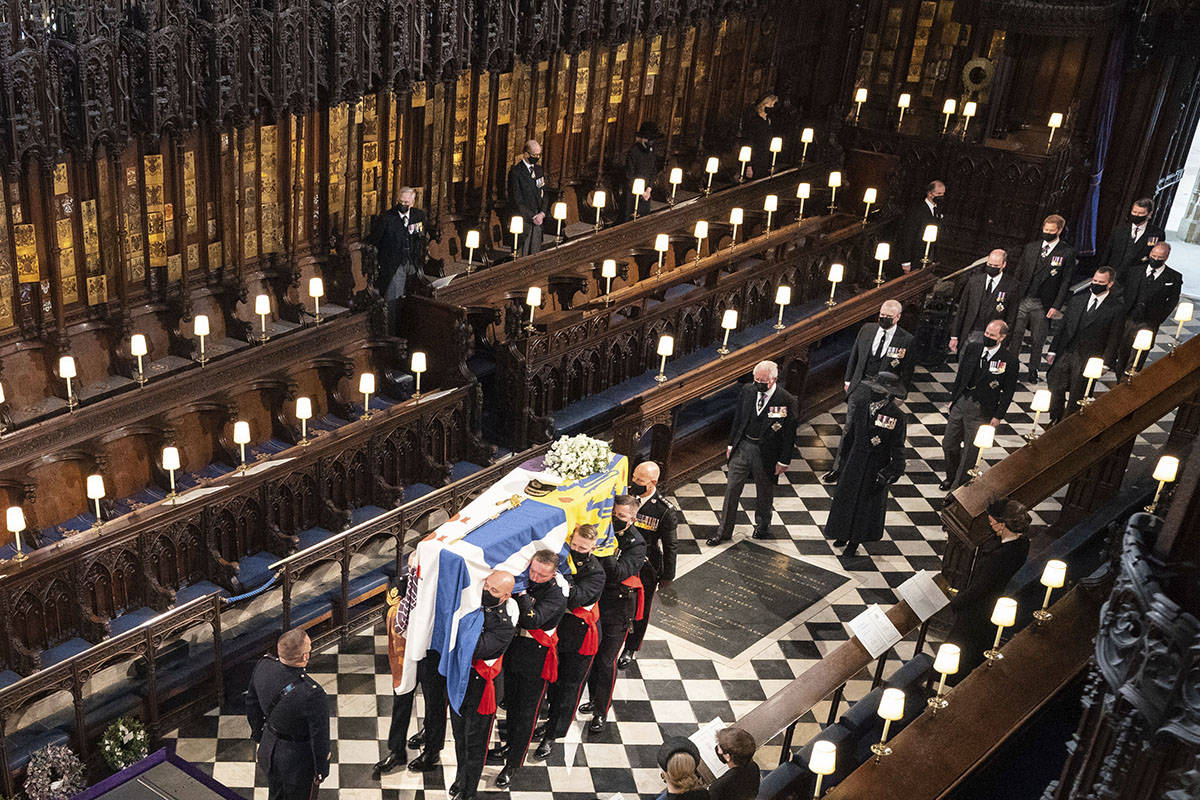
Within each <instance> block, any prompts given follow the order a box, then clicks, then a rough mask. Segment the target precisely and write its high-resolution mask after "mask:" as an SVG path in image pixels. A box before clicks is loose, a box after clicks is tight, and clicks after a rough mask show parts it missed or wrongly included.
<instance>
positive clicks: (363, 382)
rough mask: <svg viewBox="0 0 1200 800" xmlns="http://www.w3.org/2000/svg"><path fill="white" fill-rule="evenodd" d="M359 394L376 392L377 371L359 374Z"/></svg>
mask: <svg viewBox="0 0 1200 800" xmlns="http://www.w3.org/2000/svg"><path fill="white" fill-rule="evenodd" d="M358 391H359V394H375V373H374V372H364V373H363V374H362V375H359V376H358Z"/></svg>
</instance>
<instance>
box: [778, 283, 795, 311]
mask: <svg viewBox="0 0 1200 800" xmlns="http://www.w3.org/2000/svg"><path fill="white" fill-rule="evenodd" d="M790 302H792V287H790V286H780V287H779V288H778V289H776V290H775V305H779V306H786V305H787V304H788V303H790Z"/></svg>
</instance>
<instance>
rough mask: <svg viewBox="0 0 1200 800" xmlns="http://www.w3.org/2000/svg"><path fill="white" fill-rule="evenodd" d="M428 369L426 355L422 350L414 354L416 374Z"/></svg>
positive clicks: (413, 368) (413, 360)
mask: <svg viewBox="0 0 1200 800" xmlns="http://www.w3.org/2000/svg"><path fill="white" fill-rule="evenodd" d="M426 368H427V365H426V363H425V354H424V353H422V352H421V351H420V350H418V351H417V352H415V353H413V354H412V367H411V369H412V371H413V373H414V374H420V373H422V372H424V371H425V370H426Z"/></svg>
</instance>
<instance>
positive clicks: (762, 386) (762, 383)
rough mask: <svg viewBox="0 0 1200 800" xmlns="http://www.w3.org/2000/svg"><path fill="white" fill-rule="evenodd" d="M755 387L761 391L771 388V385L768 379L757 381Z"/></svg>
mask: <svg viewBox="0 0 1200 800" xmlns="http://www.w3.org/2000/svg"><path fill="white" fill-rule="evenodd" d="M754 388H755V389H757V390H758V391H760V392H765V391H767V390H768V389H770V388H771V385H770V384H769V383H767V382H766V381H755V382H754Z"/></svg>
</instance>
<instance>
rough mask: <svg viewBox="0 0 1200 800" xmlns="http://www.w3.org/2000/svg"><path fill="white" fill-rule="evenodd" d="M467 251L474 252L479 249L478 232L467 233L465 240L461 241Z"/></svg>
mask: <svg viewBox="0 0 1200 800" xmlns="http://www.w3.org/2000/svg"><path fill="white" fill-rule="evenodd" d="M463 244H464V245H466V247H467V249H468V250H475V249H476V248H478V247H479V231H467V238H466V239H465V240H463Z"/></svg>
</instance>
